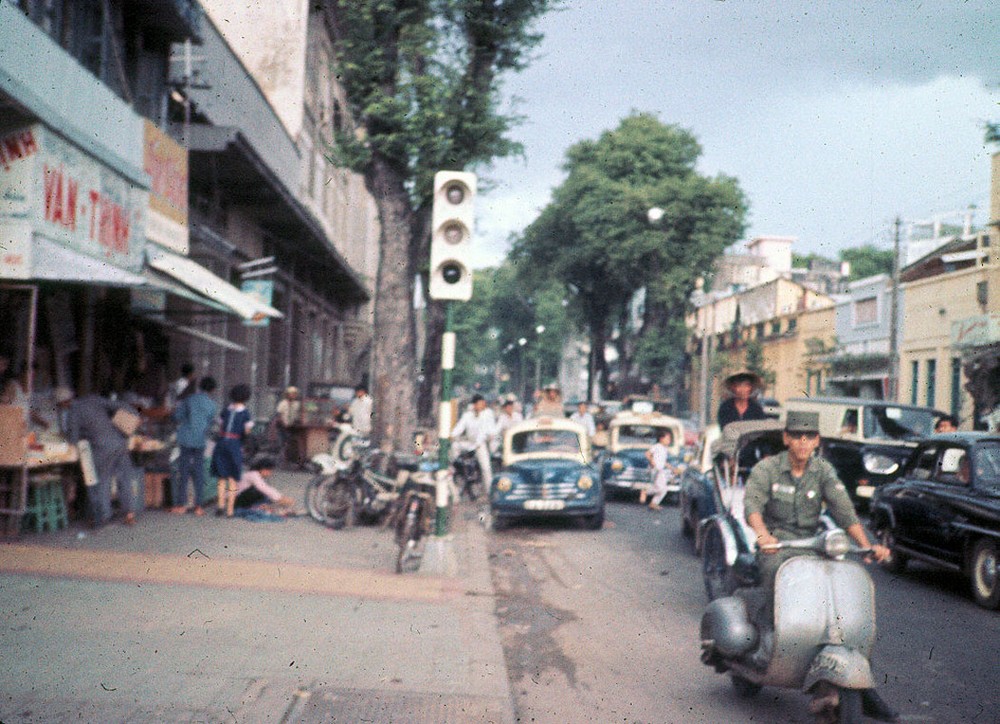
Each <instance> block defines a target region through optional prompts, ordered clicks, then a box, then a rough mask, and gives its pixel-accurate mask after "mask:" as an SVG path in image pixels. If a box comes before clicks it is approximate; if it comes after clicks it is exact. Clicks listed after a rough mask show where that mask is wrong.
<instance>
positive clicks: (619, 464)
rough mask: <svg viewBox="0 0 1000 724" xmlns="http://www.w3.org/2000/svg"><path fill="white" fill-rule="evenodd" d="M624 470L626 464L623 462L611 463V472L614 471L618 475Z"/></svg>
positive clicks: (615, 461)
mask: <svg viewBox="0 0 1000 724" xmlns="http://www.w3.org/2000/svg"><path fill="white" fill-rule="evenodd" d="M624 469H625V463H623V462H622V461H621V460H612V461H611V470H612V471H614V472H616V473H620V472H621V471H622V470H624Z"/></svg>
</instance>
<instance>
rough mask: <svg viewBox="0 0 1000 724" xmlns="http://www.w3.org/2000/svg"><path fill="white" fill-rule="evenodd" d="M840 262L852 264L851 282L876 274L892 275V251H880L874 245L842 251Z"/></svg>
mask: <svg viewBox="0 0 1000 724" xmlns="http://www.w3.org/2000/svg"><path fill="white" fill-rule="evenodd" d="M840 260H841V261H846V262H849V263H850V265H851V274H850V276H849V277H848V279H850V280H851V281H854V280H855V279H864V278H865V277H870V276H874V275H876V274H889V275H891V274H892V261H893V253H892V249H878V248H876V247H875V245H874V244H865V245H864V246H856V247H853V248H851V249H841V251H840Z"/></svg>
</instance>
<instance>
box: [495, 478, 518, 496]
mask: <svg viewBox="0 0 1000 724" xmlns="http://www.w3.org/2000/svg"><path fill="white" fill-rule="evenodd" d="M513 487H514V481H513V480H511V479H510V478H508V477H507V476H506V475H501V476H500V477H499V478H497V490H499V491H500V492H501V493H509V492H510V491H511V489H512V488H513Z"/></svg>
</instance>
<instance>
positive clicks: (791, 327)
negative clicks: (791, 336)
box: [788, 317, 799, 332]
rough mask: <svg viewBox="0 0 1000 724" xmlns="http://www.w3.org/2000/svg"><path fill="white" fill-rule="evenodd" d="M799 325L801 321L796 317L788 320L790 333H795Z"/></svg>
mask: <svg viewBox="0 0 1000 724" xmlns="http://www.w3.org/2000/svg"><path fill="white" fill-rule="evenodd" d="M798 325H799V320H798V319H796V318H795V317H792V318H791V319H789V320H788V331H789V332H794V331H795V328H796V327H797V326H798Z"/></svg>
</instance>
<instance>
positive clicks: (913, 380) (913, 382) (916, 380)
mask: <svg viewBox="0 0 1000 724" xmlns="http://www.w3.org/2000/svg"><path fill="white" fill-rule="evenodd" d="M910 365H911V366H910V404H911V405H915V404H917V390H918V388H919V386H920V363H919V362H918V361H917V360H913V362H911V363H910Z"/></svg>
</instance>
